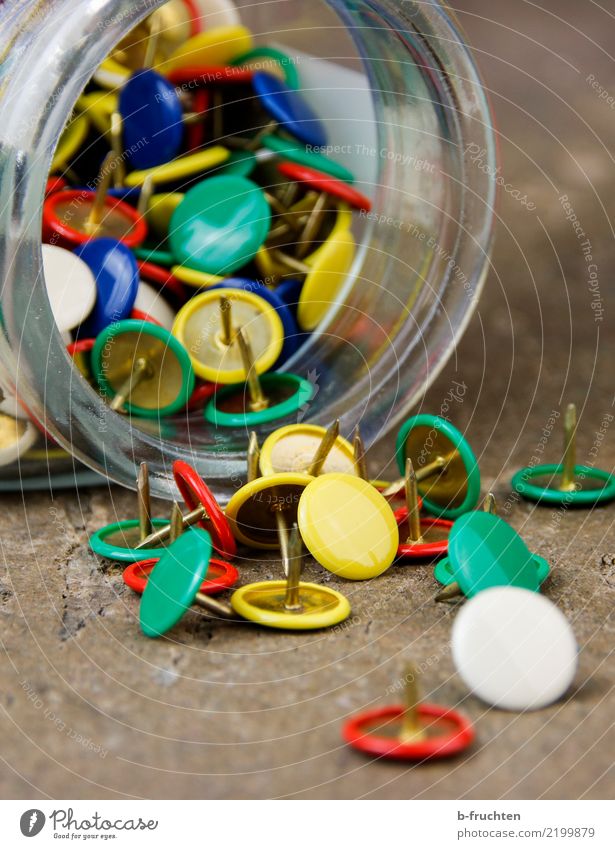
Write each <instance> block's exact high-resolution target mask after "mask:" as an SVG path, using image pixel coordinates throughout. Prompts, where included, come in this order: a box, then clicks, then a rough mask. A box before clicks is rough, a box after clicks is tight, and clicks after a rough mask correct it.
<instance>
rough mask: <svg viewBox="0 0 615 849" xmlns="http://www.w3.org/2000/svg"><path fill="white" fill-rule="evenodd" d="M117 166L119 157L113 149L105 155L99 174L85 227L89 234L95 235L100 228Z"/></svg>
mask: <svg viewBox="0 0 615 849" xmlns="http://www.w3.org/2000/svg"><path fill="white" fill-rule="evenodd" d="M116 168H117V158H116V156H115V154H114V153H113V151H109V153H108V154H107V155H106V156H105V158H104V160H103V164H102V166H101V169H100V173H99V175H98V181H97V184H96V192H95V195H94V202H93V203H92V208H91V210H90V214H89V215H88V217H87V220H86V222H85V227H84V229H85V232H86V233H87V234H88V236H94V235H95V234H96V232H97V231H98V228H99V227H100V224H101V222H102V218H103V214H104V211H105V202H106V200H107V193H108V192H109V189H110V188H111V180H112V178H113V173H114V171H115V169H116Z"/></svg>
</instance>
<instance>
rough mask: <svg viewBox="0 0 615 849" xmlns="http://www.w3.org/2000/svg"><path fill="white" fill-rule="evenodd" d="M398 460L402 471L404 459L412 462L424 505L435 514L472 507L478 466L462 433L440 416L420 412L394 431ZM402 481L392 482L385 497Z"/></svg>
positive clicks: (449, 514)
mask: <svg viewBox="0 0 615 849" xmlns="http://www.w3.org/2000/svg"><path fill="white" fill-rule="evenodd" d="M396 452H397V464H398V466H399V470H400V472H402V474H403V473H404V471H405V467H406V460H407V459H408V458H410V460H412V465H413V466H414V470H415V474H416V480H417V484H418V491H419V495H420V496H421V498H422V499H423V506H424V508H425V510H427V511H428V512H429V513H433V514H434V515H435V516H444V517H445V518H447V519H456V518H457V517H458V516H462V515H463V514H464V513H467V512H468V510H473V509H474V508H475V507H476V505H477V503H478V499H479V497H480V470H479V468H478V461H477V459H476V457H475V456H474V452H473V451H472V449H471V448H470V446H469V444H468V442H467V441H466V440H465V439H464V437H463V435H462V434H461V433H460V432H459V431H458V430H457V428H456V427H454V426H453V425H452V424H451V423H450V422H449V421H447V420H446V419H443V418H442V417H441V416H432V415H427V414H422V415H419V416H412V417H411V418H409V419H408V421H406V422H405V423H404V424H403V425H402V427H401V429H400V431H399V433H398V435H397V447H396ZM403 484H404V478H401V479H400V480H398V481H395V483H393V484H391V486H390V487H389V489H387V490H386V491H385V492H384V493H383V495H384V496H385V498H386V497H387V496H388V495H390V494H393V493H395V492H397V491H398V490H399V489H401V487H402V486H403Z"/></svg>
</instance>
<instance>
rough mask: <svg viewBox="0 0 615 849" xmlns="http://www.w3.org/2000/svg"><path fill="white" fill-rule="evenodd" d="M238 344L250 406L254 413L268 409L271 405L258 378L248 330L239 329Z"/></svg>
mask: <svg viewBox="0 0 615 849" xmlns="http://www.w3.org/2000/svg"><path fill="white" fill-rule="evenodd" d="M236 338H237V344H238V345H239V352H240V354H241V361H242V363H243V369H244V372H245V376H246V382H247V384H248V392H249V395H250V401H249V406H250V410H252V412H253V413H258V412H259V411H260V410H266V409H267V407H268V406H269V400H268V399H267V398H266V397H265V394H264V393H263V389H262V386H261V383H260V380H259V378H258V373H257V371H256V369H255V368H254V354H253V353H252V346H251V345H250V340H249V338H248V335H247V334H246V332H245V331H244V330H243V329H242V328H239V329H238V330H237V335H236Z"/></svg>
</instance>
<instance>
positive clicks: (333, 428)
mask: <svg viewBox="0 0 615 849" xmlns="http://www.w3.org/2000/svg"><path fill="white" fill-rule="evenodd" d="M339 434H340V420H339V419H336V420H335V421H334V422H333V424H332V425H330V426H329V427H328V428H327V430H326V433H325V434H324V435H323V437H322V439H321V440H320V445H319V446H318V448H317V449H316V453H315V454H314V458H313V460H312V462H311V463H310V465H309V467H308V469H307V473H308V475H312V476H313V477H317V476H318V475H319V474H320V473H321V471H322V468H323V466H324V464H325V461H326V459H327V457H328V456H329V453H330V451H331V449H332V448H333V446H334V445H335V441H336V439H337V438H338V436H339Z"/></svg>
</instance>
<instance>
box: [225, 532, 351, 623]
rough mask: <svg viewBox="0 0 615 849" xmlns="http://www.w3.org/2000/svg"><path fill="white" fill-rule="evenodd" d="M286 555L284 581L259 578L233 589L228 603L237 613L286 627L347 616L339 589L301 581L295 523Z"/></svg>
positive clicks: (289, 537)
mask: <svg viewBox="0 0 615 849" xmlns="http://www.w3.org/2000/svg"><path fill="white" fill-rule="evenodd" d="M285 559H286V570H285V571H286V580H285V581H261V582H260V583H256V584H248V585H247V586H245V587H241V588H240V589H238V590H235V592H234V593H233V595H232V597H231V606H232V608H233V610H234V611H235V612H236V613H238V614H239V615H240V616H243V618H244V619H249V620H250V621H252V622H257V623H258V624H259V625H265V626H266V627H268V628H282V629H286V630H311V629H315V628H328V627H331V626H332V625H337V624H338V623H339V622H343V621H344V619H347V618H348V616H349V615H350V604H349V602H348V600H347V599H346V598H345V597H344V596H343V595H342V594H341V593H338V592H336V591H335V590H332V589H330V588H329V587H324V586H320V585H319V584H310V583H304V582H303V581H301V571H302V567H303V553H302V542H301V536H300V535H299V530H298V528H297V525H296V523H295V524H293V527H292V529H291V531H290V533H289V536H288V547H287V551H286V557H285Z"/></svg>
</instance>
